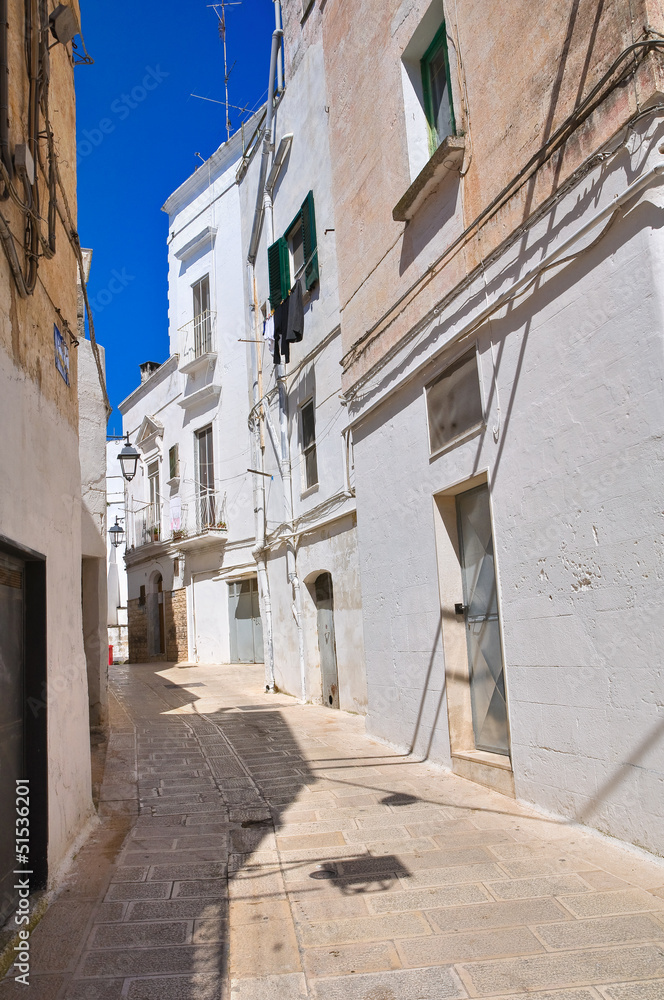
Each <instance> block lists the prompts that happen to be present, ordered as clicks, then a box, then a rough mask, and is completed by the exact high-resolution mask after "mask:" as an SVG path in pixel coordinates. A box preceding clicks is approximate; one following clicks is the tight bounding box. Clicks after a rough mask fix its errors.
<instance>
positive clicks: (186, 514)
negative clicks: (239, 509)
mask: <svg viewBox="0 0 664 1000" xmlns="http://www.w3.org/2000/svg"><path fill="white" fill-rule="evenodd" d="M171 523H172V524H173V525H174V527H173V529H172V531H171V542H172V543H173V544H176V545H177V547H178V548H179V549H183V550H187V549H196V548H202V547H204V546H206V545H218V544H220V543H223V542H225V541H226V539H227V538H228V521H227V518H226V494H225V493H206V492H199V493H195V494H193V495H191V496H189V497H186V496H185V497H182V499H181V515H180V524H179V527H175V525H176V524H177V521H175V520H173V521H172V522H171Z"/></svg>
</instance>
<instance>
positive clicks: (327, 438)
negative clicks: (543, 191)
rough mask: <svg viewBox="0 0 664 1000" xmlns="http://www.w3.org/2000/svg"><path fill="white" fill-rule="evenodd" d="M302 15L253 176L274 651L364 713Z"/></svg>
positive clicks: (246, 211)
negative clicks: (285, 327) (279, 332)
mask: <svg viewBox="0 0 664 1000" xmlns="http://www.w3.org/2000/svg"><path fill="white" fill-rule="evenodd" d="M276 6H277V8H278V6H279V5H276ZM301 13H302V11H301V9H298V7H297V5H291V6H290V8H289V9H287V10H286V9H285V14H286V21H285V23H284V37H285V43H284V46H283V52H284V54H285V65H284V67H283V70H284V73H285V78H286V81H287V86H286V88H285V90H283V91H282V92H281V93H280V94H279V96H278V97H277V99H276V101H275V107H274V114H273V117H272V116H271V115H270V114H269V113H268V118H267V120H266V121H265V122H264V123H263V124H262V131H261V134H260V135H259V137H258V138H259V139H260V140H261V142H260V143H259V142H257V143H256V144H255V146H253V147H252V148H251V150H250V152H249V154H248V155H246V156H245V157H244V158H243V162H242V166H241V169H240V176H241V178H242V182H241V188H240V196H241V205H242V211H241V219H242V246H243V256H244V259H245V260H246V262H247V266H246V270H245V300H246V302H245V305H246V329H247V334H246V336H247V339H248V340H251V339H252V338H254V339H255V340H256V341H257V342H258V343H259V344H260V346H259V348H258V349H256V347H255V346H253V345H252V346H251V347H250V348H249V350H248V361H249V364H250V366H251V367H250V372H251V380H252V388H253V403H254V408H253V410H252V426H253V430H254V442H255V446H254V454H255V456H256V458H255V461H256V463H257V468H258V471H259V472H261V473H268V474H270V475H271V476H272V478H271V479H269V478H266V477H265V475H261V476H256V480H255V488H256V493H257V502H256V505H257V507H258V508H259V509H262V510H264V511H265V534H264V537H262V538H257V551H258V552H261V550H262V554H263V556H264V558H265V559H266V567H267V577H268V578H269V607H268V609H267V614H265V610H266V609H265V607H264V618H265V619H266V627H267V629H268V630H269V631H270V633H271V639H272V646H273V648H272V653H271V655H272V664H271V663H268V665H267V666H268V669H267V671H266V675H267V678H266V679H267V683H268V685H271V684H276V686H277V688H279V689H280V690H284V691H287V692H288V693H290V694H293V695H297V696H299V697H300V698H302V699H303V700H306V701H314V702H322V703H323V704H325V705H328V706H330V707H334V708H342V709H346V710H348V711H353V712H359V713H364V711H365V709H366V677H365V666H364V646H363V632H362V605H361V600H360V582H359V562H358V555H357V531H356V525H357V520H356V505H355V488H354V473H353V457H352V449H351V446H350V442H349V438H348V436H347V435H344V434H343V433H342V429H343V427H344V425H345V423H346V422H347V418H346V410H345V407H344V404H343V401H342V399H341V397H340V393H341V366H340V362H341V357H342V348H341V329H340V325H339V324H340V315H339V293H338V282H337V262H336V244H335V221H334V206H333V200H332V193H331V191H332V182H331V172H330V149H329V143H328V109H327V108H326V98H325V69H324V60H323V45H322V35H321V31H320V22H319V21H317V22H316V24H315V26H314V28H313V31H311V30H309V26H305V28H304V29H303V30H301V27H300V17H301ZM275 39H278V33H275ZM280 58H281V54H280V53H279V56H278V58H277V60H276V70H277V77H276V80H275V78H274V77H273V76H272V69H274V68H275V67H274V63H273V66H272V67H271V78H270V84H269V86H270V90H271V89H272V87H273V86H274V84H275V83H277V90H278V92H279V89H280V87H281V82H282V79H283V78H282V70H281V68H280V66H279V60H280ZM277 81H278V82H277ZM270 118H271V120H270ZM298 283H299V285H300V289H301V292H302V310H303V311H302V316H301V318H300V320H301V326H300V329H299V333H298V336H299V337H301V339H299V340H298V339H295V340H293V341H292V342H289V344H288V355H289V360H285V358H284V356H283V352H282V351H280V352H279V358H278V362H276V361H275V355H274V353H273V347H272V344H271V342H267V339H266V338H267V337H268V336H269V333H270V331H271V330H272V326H271V325H270V326H269V327H266V329H265V332H263V324H264V321H265V320H266V319H267V318H268V317H269V316H270V315H271V314H272V313H273V311H274V316H273V321H274V322H276V323H277V326H278V323H279V319H280V317H281V316H282V315H283V308H284V307H283V306H281V304H282V302H284V301H287V302H288V303H289V306H288V308H289V310H290V311H289V314H288V319H289V323H290V322H291V320H292V317H293V315H294V313H293V311H292V310H293V306H294V304H295V298H296V294H297V295H298V296H299V291H298V290H297V289H296V285H297V284H298ZM280 310H281V311H280ZM296 311H297V310H296ZM291 325H292V324H291ZM269 655H270V653H269V651H268V656H269ZM272 665H273V672H272Z"/></svg>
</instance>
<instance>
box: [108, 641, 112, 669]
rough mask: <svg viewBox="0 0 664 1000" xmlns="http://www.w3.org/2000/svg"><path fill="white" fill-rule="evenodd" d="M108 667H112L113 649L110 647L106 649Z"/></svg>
mask: <svg viewBox="0 0 664 1000" xmlns="http://www.w3.org/2000/svg"><path fill="white" fill-rule="evenodd" d="M108 665H109V667H112V666H113V647H112V646H109V647H108Z"/></svg>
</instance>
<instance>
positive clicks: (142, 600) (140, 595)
mask: <svg viewBox="0 0 664 1000" xmlns="http://www.w3.org/2000/svg"><path fill="white" fill-rule="evenodd" d="M138 604H139V607H143V605H144V604H145V585H144V584H141V586H140V589H139V591H138Z"/></svg>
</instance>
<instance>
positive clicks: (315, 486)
mask: <svg viewBox="0 0 664 1000" xmlns="http://www.w3.org/2000/svg"><path fill="white" fill-rule="evenodd" d="M319 487H320V484H319V483H314V484H313V486H307V488H306V490H302V492H301V493H300V500H306V499H307V497H310V496H312V495H313V494H314V493H318V490H319Z"/></svg>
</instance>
